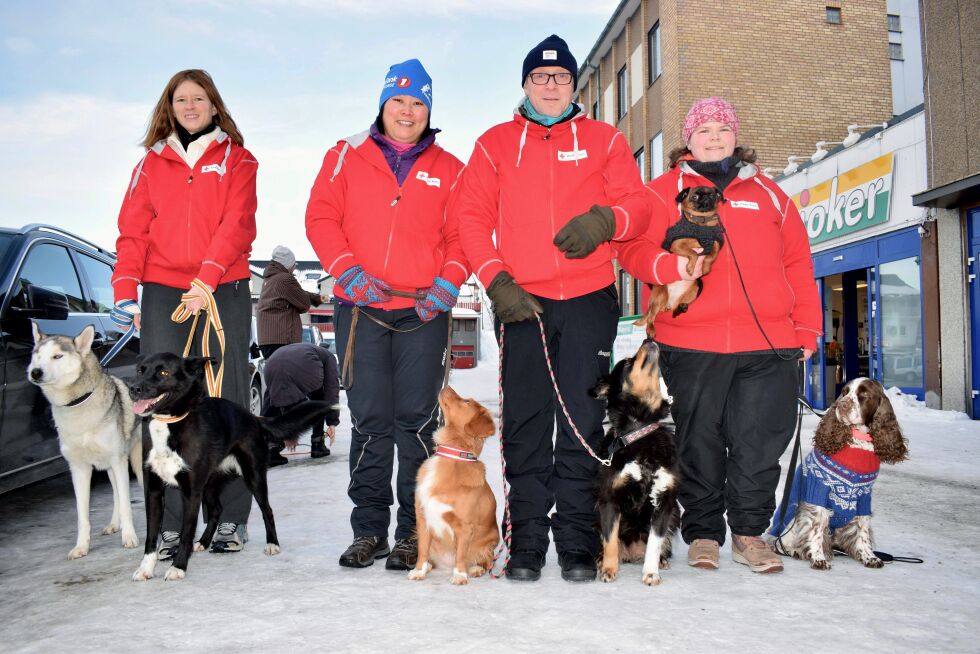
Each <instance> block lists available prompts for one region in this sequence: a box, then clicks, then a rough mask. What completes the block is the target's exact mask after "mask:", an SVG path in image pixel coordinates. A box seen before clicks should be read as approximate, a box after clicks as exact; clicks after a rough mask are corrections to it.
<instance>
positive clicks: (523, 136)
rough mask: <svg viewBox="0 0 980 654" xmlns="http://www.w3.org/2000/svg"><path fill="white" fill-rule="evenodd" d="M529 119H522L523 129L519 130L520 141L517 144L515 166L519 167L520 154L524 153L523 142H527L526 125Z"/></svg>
mask: <svg viewBox="0 0 980 654" xmlns="http://www.w3.org/2000/svg"><path fill="white" fill-rule="evenodd" d="M530 122H531V121H529V120H525V121H524V129H523V130H522V131H521V143H520V145H519V146H517V166H516V167H517V168H520V167H521V155H522V154H524V144H525V143H526V142H527V125H528V123H530Z"/></svg>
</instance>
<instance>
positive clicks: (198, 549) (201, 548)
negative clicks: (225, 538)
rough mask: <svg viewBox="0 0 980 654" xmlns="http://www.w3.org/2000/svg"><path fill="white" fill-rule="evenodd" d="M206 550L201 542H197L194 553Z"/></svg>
mask: <svg viewBox="0 0 980 654" xmlns="http://www.w3.org/2000/svg"><path fill="white" fill-rule="evenodd" d="M206 549H207V548H206V547H204V545H202V544H201V541H195V542H194V551H195V552H203V551H204V550H206Z"/></svg>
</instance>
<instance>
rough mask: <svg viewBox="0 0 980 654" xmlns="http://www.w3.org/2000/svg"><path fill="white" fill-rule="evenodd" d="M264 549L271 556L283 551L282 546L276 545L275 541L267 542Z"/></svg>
mask: <svg viewBox="0 0 980 654" xmlns="http://www.w3.org/2000/svg"><path fill="white" fill-rule="evenodd" d="M262 551H263V552H264V553H265V554H267V555H269V556H275V555H276V554H278V553H279V552H281V551H282V548H281V547H279V546H278V545H276V544H275V543H266V544H265V549H264V550H262Z"/></svg>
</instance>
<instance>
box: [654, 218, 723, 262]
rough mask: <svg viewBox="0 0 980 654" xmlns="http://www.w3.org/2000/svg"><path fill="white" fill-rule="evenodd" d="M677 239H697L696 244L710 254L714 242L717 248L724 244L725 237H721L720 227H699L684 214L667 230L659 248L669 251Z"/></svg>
mask: <svg viewBox="0 0 980 654" xmlns="http://www.w3.org/2000/svg"><path fill="white" fill-rule="evenodd" d="M679 238H693V239H697V242H698V244H699V245H700V246H701V247H702V248H704V251H705V252H706V253H707V252H711V249H712V247H714V243H715V241H717V242H718V247H721V246H723V245H724V244H725V237H724V236H723V235H722V232H721V227H720V226H718V225H715V226H713V227H708V226H705V225H700V224H698V223H696V222H694V221H692V220H691V219H690V218H689V217H688V214H687V213H686V212H685V213H684V218H681V219H680V220H678V221H677V222H676V223H674V224H673V225H671V226H670V227H669V228H668V229H667V233H666V234H664V242H663V243H662V244H661V247H662V248H663V249H665V250H670V246H671V244H672V243H673V242H674V241H676V240H677V239H679Z"/></svg>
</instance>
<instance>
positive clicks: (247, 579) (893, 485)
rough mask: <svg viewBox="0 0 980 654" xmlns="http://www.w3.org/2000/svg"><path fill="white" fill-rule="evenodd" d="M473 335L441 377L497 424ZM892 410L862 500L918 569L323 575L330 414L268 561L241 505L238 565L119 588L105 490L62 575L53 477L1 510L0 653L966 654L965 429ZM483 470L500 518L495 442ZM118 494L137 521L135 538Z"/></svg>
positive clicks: (296, 467) (894, 549) (204, 564)
mask: <svg viewBox="0 0 980 654" xmlns="http://www.w3.org/2000/svg"><path fill="white" fill-rule="evenodd" d="M484 334H485V336H486V337H485V338H484V342H483V346H484V347H483V356H482V357H481V361H480V364H479V366H478V367H476V368H474V369H470V370H459V371H454V372H453V375H452V378H451V380H450V383H451V384H452V385H453V386H454V388H456V390H457V391H459V392H460V393H461V394H463V395H464V396H470V397H474V398H475V399H477V400H478V401H480V402H481V403H483V404H484V405H486V406H487V407H489V408H490V410H491V411H492V412H494V415H496V408H497V365H496V360H497V357H496V343H495V342H494V340H493V337H492V333H490V332H485V333H484ZM890 395H891V397H892V401H893V404H894V406H895V409H896V413H897V414H898V417H899V420H900V422H901V424H902V427H903V428H904V430H905V433H906V436H907V437H908V439H909V443H910V452H911V459H910V460H909V461H907V462H904V463H901V464H899V465H897V466H883V468H882V471H881V475H880V477H879V479H878V481H877V483H876V486H875V500H874V502H875V504H874V505H875V518H874V522H873V525H874V530H875V535H876V537H877V544H876V549H878V550H881V551H885V552H889V553H891V554H894V555H901V556H913V557H920V558H922V559H924V563H922V564H918V565H917V564H910V563H898V562H896V563H890V564H888V565H886V566H885V567H884V568H883V569H880V570H872V569H865V568H864V567H862V566H861V565H860V564H859V563H857V562H856V561H852V560H850V559H846V558H842V557H837V558H835V559H834V562H833V569H832V570H830V571H827V572H818V571H813V570H810V569H809V567H808V565H807V564H806V563H803V562H801V561H793V560H786V561H785V563H786V570H785V572H783V573H782V574H776V575H758V574H753V573H752V572H750V571H749V569H748V568H746V567H745V566H742V565H738V564H736V563H734V562H732V561H731V550H730V546H729V544H727V543H726V544H725V545H724V546H723V548H722V565H721V568H720V569H719V570H717V571H704V570H698V569H695V568H691V567H688V566H687V565H686V563H685V554H686V546H685V545H684V544H683V543H682V542H681V540H680V538H679V537H677V538H676V540H675V543H674V544H675V557H674V560H673V564H672V566H671V568H670V569H669V570H666V571H664V572H663V579H664V582H663V584H662V585H660V586H658V587H653V588H650V587H647V586H644V585H642V584H641V583H640V566H639V565H624V566H623V568H622V570H621V572H620V577H619V579H618V580H617V581H616V582H614V583H611V584H602V583H599V582H596V583H589V584H576V585H573V584H570V583H567V582H565V581H563V580H562V579H561V577H560V574H559V572H560V571H559V568H558V565H557V561H556V557H555V554H554V550H553V549H552V550H551V551H550V552H549V554H548V562H547V565H546V567H545V569H544V571H543V574H542V578H541V580H540V581H539V582H537V583H524V584H521V583H516V582H510V581H508V580H506V579H496V580H494V579H490V578H489V577H484V578H481V579H474V580H471V581H470V583H469V585H468V586H462V587H457V586H452V585H450V583H449V578H448V573H447V572H446V571H445V570H436V571H435V572H433V573H432V574H430V576H429V578H428V579H426V580H425V581H421V582H413V581H408V580H407V579H406V574H405V573H403V572H399V573H396V572H389V571H387V570H385V569H384V565H383V561H379V562H377V564H375V565H374V566H372V567H370V568H367V569H363V570H351V569H347V568H341V567H339V566H338V564H337V559H338V557H339V555H340V553H341V552H342V551H343V550H344V548H346V546H347V545H348V544H349V543H350V540H351V531H350V525H349V521H348V516H349V512H350V508H351V504H350V501H349V500H348V498H347V493H346V490H347V483H348V457H347V450H348V446H349V442H350V420H349V416H346V415H345V416H343V417H342V423H341V427H340V428H339V430H338V436H337V442H336V444H335V445H334V447H333V448H332V452H333V453H332V454H331V456H330V457H328V458H326V459H320V460H316V461H314V460H312V459H310V458H309V456H308V454H306V453H305V451H298V452H297V453H296V454H295V455H294V456H291V457H290V459H291V461H290V463H289V464H288V465H286V466H282V467H278V468H274V469H273V470H271V471H270V473H269V486H270V498H271V502H272V506H273V508H274V510H275V515H276V523H277V527H278V530H279V538H280V542H281V543H282V547H283V551H282V554H280V555H279V556H266V555H264V554H263V553H262V544H263V541H264V530H263V527H262V521H261V516H260V513H259V510H258V508H257V507H253V510H252V516H251V519H250V523H249V529H250V536H251V540H250V541H249V543H248V544H247V545H246V547H245V549H244V551H242V552H241V553H237V554H224V555H217V554H207V553H204V554H195V555H193V556H192V558H191V560H190V564H189V567H188V573H187V578H186V579H185V580H183V581H180V582H165V581H164V580H163V573H164V572H165V571H166V569H167V567H168V566H169V563H158V564H157V568H156V574H157V576H156V577H155V578H154V579H152V580H150V581H147V582H134V581H132V580H131V575H132V573H133V571H134V570H136V568H137V566H138V565H139V563H140V559H141V556H142V542H143V538H144V537H145V533H144V532H145V528H143V529H141V528H139V527H138V528H137V532H138V533H139V535H140V548H139V549H136V550H126V549H123V548H122V547H121V546H120V544H119V537H118V534H117V535H113V536H101V535H99V531H101V527H103V526H104V525H106V524H108V521H109V517H110V514H111V511H112V495H111V489H110V487H109V484H108V482H107V481H106V479H105V477H104V476H98V477H97V478H96V479H97V481H96V482H95V487H94V488H93V494H92V527H93V530H94V534H93V537H92V538H93V540H92V549H91V552H90V553H89V555H88V556H86V557H84V558H82V559H79V560H77V561H69V560H67V554H68V551H69V550H70V549H71V547H72V545H73V543H74V542H75V509H74V498H73V494H72V490H71V483H70V480H69V478H68V476H67V475H65V476H62V477H59V478H56V479H54V480H50V481H48V482H45V483H42V484H37V485H35V486H32V487H29V488H26V489H21V490H20V491H17V492H14V493H11V494H8V495H6V496H3V497H2V498H0V525H2V526H0V552H2V554H0V586H2V589H3V592H2V593H0V625H2V628H0V633H2V640H0V649H2V650H3V651H16V652H62V651H71V652H89V651H109V652H117V651H118V652H123V651H126V652H132V651H154V650H159V651H191V650H195V651H223V652H241V651H263V652H270V651H277V652H279V651H297V650H299V649H300V648H302V649H304V650H309V651H330V652H374V651H379V652H380V651H387V652H416V651H419V652H421V651H424V652H454V653H456V652H489V651H504V650H505V649H506V650H510V651H515V652H524V651H528V652H538V651H542V652H610V651H624V652H637V651H639V652H648V651H668V652H670V651H690V650H695V649H699V650H700V651H708V652H711V651H721V650H724V651H731V652H735V651H740V650H751V651H755V652H782V651H827V652H858V651H860V652H896V651H903V652H925V651H932V652H937V651H942V652H970V651H972V652H976V651H980V643H978V642H977V639H978V635H980V627H978V626H977V621H976V612H977V606H980V584H978V581H980V573H978V571H977V569H975V568H974V567H973V563H974V561H975V558H976V556H977V550H978V548H977V543H978V542H980V528H978V526H977V523H976V522H974V520H976V517H977V516H978V515H980V494H978V492H977V491H978V487H980V472H978V470H980V466H978V464H980V422H974V421H972V420H970V419H968V418H967V417H966V416H965V415H963V414H958V413H951V412H941V411H934V410H931V409H927V408H925V407H924V405H923V404H922V403H920V402H917V401H916V400H915V399H914V398H910V397H908V396H902V395H900V394H899V393H898V392H897V390H891V391H890ZM342 400H343V397H342ZM815 426H816V418H814V417H813V416H809V417H807V418H806V419H805V421H804V430H805V431H804V449H808V448H809V441H810V437H811V436H812V433H813V430H814V428H815ZM306 442H307V443H308V439H307V440H306ZM299 450H306V448H303V447H302V446H301V447H300V448H299ZM788 458H789V457H788V453H787V455H786V456H785V457H784V460H783V465H784V473H785V465H786V463H787V461H788ZM481 459H482V460H483V461H484V462H485V463H486V464H487V469H488V475H489V478H490V483H491V486H492V487H493V488H494V490H495V492H496V493H497V497H498V504H502V492H501V474H500V459H499V442H498V441H497V439H496V438H493V439H491V440H489V441H488V442H487V446H486V448H485V449H484V451H483V454H482V457H481ZM133 484H134V488H133V490H134V495H135V497H134V500H133V502H134V505H135V506H134V513H135V519H136V521H137V525H140V524H144V525H145V515H144V511H143V500H142V496H141V494H140V493H138V492H137V489H136V488H135V481H134V482H133ZM498 510H499V511H502V506H500V507H498ZM971 516H972V517H971ZM391 529H392V532H393V531H394V525H392V528H391ZM971 616H972V617H971Z"/></svg>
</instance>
